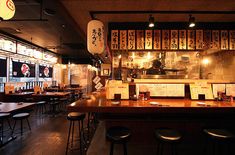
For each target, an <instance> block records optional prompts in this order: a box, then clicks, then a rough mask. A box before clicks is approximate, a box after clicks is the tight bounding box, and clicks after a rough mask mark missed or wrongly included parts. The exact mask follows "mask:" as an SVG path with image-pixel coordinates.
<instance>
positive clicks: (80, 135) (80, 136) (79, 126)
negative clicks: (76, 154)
mask: <svg viewBox="0 0 235 155" xmlns="http://www.w3.org/2000/svg"><path fill="white" fill-rule="evenodd" d="M80 123H81V122H80V121H78V128H79V131H78V132H79V138H80V154H81V155H82V134H81V125H80Z"/></svg>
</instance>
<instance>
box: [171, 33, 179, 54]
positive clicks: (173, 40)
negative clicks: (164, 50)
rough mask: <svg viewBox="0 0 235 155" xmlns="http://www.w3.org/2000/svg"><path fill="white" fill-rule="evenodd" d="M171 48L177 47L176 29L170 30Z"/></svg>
mask: <svg viewBox="0 0 235 155" xmlns="http://www.w3.org/2000/svg"><path fill="white" fill-rule="evenodd" d="M171 49H172V50H177V49H178V30H171Z"/></svg>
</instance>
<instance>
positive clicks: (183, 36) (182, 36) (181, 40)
mask: <svg viewBox="0 0 235 155" xmlns="http://www.w3.org/2000/svg"><path fill="white" fill-rule="evenodd" d="M179 49H180V50H185V49H186V30H179Z"/></svg>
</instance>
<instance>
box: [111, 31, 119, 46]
mask: <svg viewBox="0 0 235 155" xmlns="http://www.w3.org/2000/svg"><path fill="white" fill-rule="evenodd" d="M111 49H112V50H118V30H112V31H111Z"/></svg>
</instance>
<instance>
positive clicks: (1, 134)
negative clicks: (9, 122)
mask: <svg viewBox="0 0 235 155" xmlns="http://www.w3.org/2000/svg"><path fill="white" fill-rule="evenodd" d="M0 141H1V144H2V143H3V120H1V139H0Z"/></svg>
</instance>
